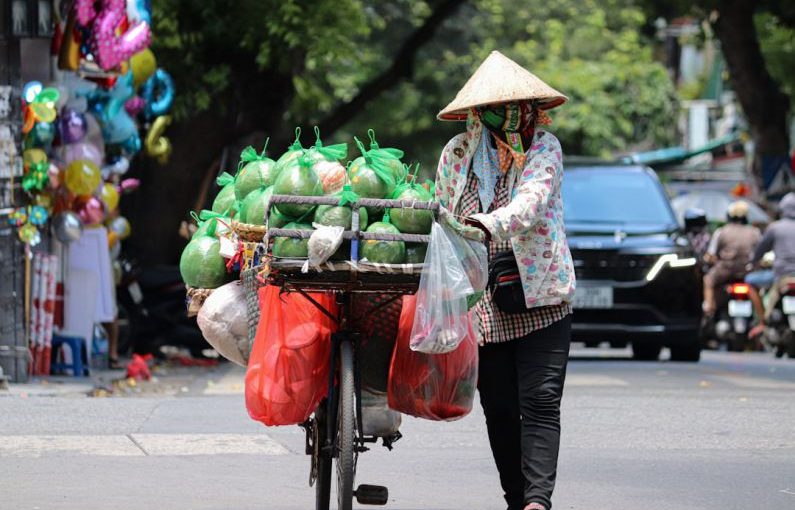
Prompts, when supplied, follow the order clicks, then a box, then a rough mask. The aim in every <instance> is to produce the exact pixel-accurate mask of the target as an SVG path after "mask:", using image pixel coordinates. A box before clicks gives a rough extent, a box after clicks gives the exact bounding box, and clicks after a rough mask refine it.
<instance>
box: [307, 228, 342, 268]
mask: <svg viewBox="0 0 795 510" xmlns="http://www.w3.org/2000/svg"><path fill="white" fill-rule="evenodd" d="M312 226H313V227H315V231H314V232H312V235H311V236H310V237H309V243H308V245H309V247H308V252H309V254H308V258H307V260H306V262H305V263H304V266H303V267H302V268H301V272H302V273H308V272H309V268H310V266H311V267H314V268H315V269H317V270H318V271H320V270H321V269H320V264H323V263H324V262H326V261H327V260H328V259H329V257H331V256H332V255H334V253H335V252H336V251H337V248H339V247H340V244H342V234H343V232H345V229H344V228H342V227H330V226H328V225H320V224H318V223H313V224H312Z"/></svg>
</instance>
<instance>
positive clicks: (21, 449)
mask: <svg viewBox="0 0 795 510" xmlns="http://www.w3.org/2000/svg"><path fill="white" fill-rule="evenodd" d="M73 455H104V456H114V457H117V456H122V457H131V456H143V452H142V451H141V450H140V449H138V447H137V446H135V445H134V444H133V443H132V442H131V441H130V440H129V439H128V438H127V437H126V436H121V435H116V436H3V438H2V440H0V457H6V456H8V457H44V456H73Z"/></svg>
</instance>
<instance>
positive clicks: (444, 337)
mask: <svg viewBox="0 0 795 510" xmlns="http://www.w3.org/2000/svg"><path fill="white" fill-rule="evenodd" d="M455 236H456V234H455V233H454V232H453V231H452V230H450V229H448V228H447V227H443V226H442V225H440V224H439V223H434V224H433V227H432V228H431V241H430V243H428V254H427V255H426V257H425V267H424V268H423V270H422V276H421V277H420V286H419V289H418V290H417V310H416V312H415V313H414V326H413V327H412V329H411V340H410V346H411V349H412V350H414V351H419V352H425V353H428V354H443V353H446V352H452V351H454V350H455V349H456V348H457V347H458V345H459V344H460V343H461V341H462V340H463V339H464V338H466V336H467V301H466V298H467V296H469V295H470V294H474V293H475V289H474V288H473V286H472V283H471V282H470V279H469V275H468V274H467V272H466V270H465V268H464V266H463V264H462V262H461V260H460V259H459V254H458V252H457V250H456V241H455V240H454V239H453V237H455Z"/></svg>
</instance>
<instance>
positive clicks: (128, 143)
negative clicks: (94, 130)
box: [120, 131, 141, 157]
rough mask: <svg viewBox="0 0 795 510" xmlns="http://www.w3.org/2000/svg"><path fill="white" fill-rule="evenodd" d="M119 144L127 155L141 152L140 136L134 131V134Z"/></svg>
mask: <svg viewBox="0 0 795 510" xmlns="http://www.w3.org/2000/svg"><path fill="white" fill-rule="evenodd" d="M120 146H121V150H122V151H124V153H125V154H126V155H127V156H130V157H131V156H134V155H135V154H138V153H139V152H141V137H140V136H139V135H138V132H137V131H136V132H135V134H133V135H132V136H131V137H129V138H128V139H126V140H124V141H123V142H122V143H121V144H120Z"/></svg>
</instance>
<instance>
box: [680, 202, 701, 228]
mask: <svg viewBox="0 0 795 510" xmlns="http://www.w3.org/2000/svg"><path fill="white" fill-rule="evenodd" d="M683 219H684V223H685V228H687V229H688V230H690V229H693V228H700V227H706V226H707V213H706V212H705V211H704V209H698V208H696V207H692V208H690V209H687V210H686V211H685V214H684V217H683Z"/></svg>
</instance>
